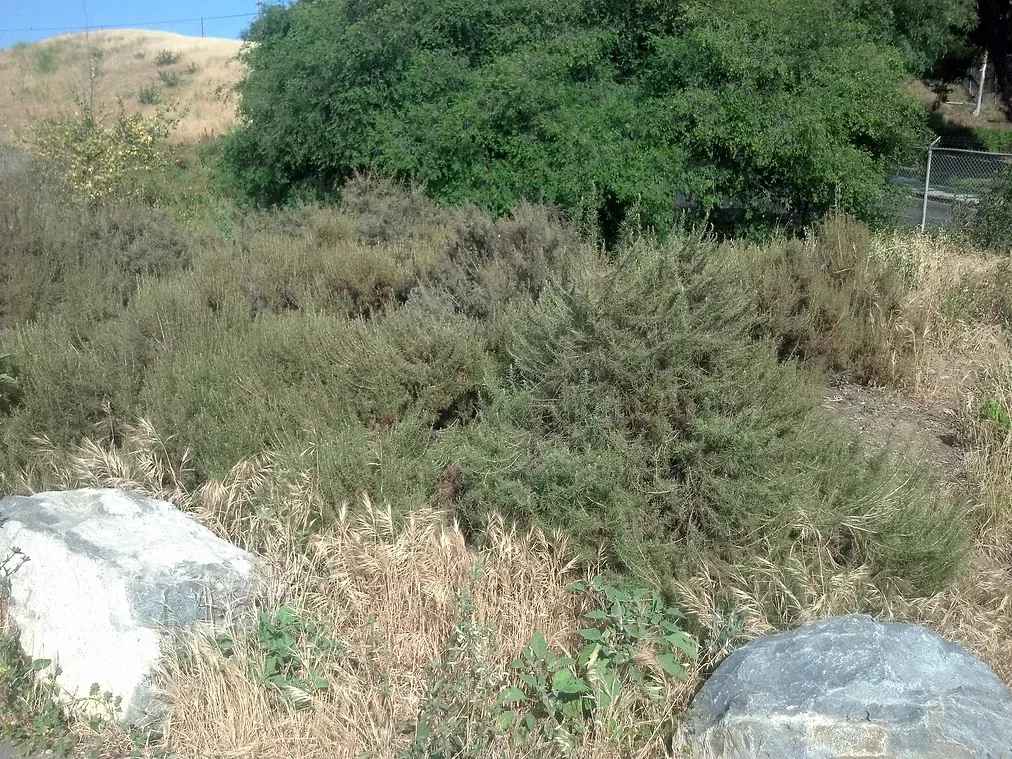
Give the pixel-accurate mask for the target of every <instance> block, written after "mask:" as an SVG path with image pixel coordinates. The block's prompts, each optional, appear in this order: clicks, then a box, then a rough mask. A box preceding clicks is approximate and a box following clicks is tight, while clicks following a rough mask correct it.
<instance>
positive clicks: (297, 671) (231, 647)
mask: <svg viewBox="0 0 1012 759" xmlns="http://www.w3.org/2000/svg"><path fill="white" fill-rule="evenodd" d="M215 642H216V644H217V646H218V648H219V650H220V651H221V652H222V653H223V654H225V655H226V656H229V657H231V656H234V653H235V641H234V639H233V638H232V636H231V635H228V634H221V635H218V636H217V637H216V639H215ZM256 642H257V645H258V647H259V648H260V650H261V652H262V653H263V657H264V658H263V669H261V670H259V671H257V672H252V673H250V676H251V678H252V679H253V680H255V681H257V682H260V683H263V684H264V685H267V686H269V687H271V688H273V689H274V690H275V691H276V692H277V693H278V695H279V696H280V697H281V698H282V700H283V701H284V702H285V703H287V704H290V705H292V706H294V707H295V708H299V709H301V708H305V707H307V706H309V705H310V703H311V699H312V695H313V694H314V693H318V692H319V691H322V690H326V689H327V688H329V687H330V684H329V682H328V681H327V679H326V678H325V677H323V676H322V675H321V674H320V672H319V671H318V669H317V668H316V667H315V666H314V665H313V664H312V663H311V661H310V660H311V659H312V658H314V657H324V658H326V657H330V656H335V655H337V653H338V646H337V644H336V642H335V641H334V640H333V639H332V638H330V637H329V636H327V635H326V634H325V633H324V627H323V625H322V624H320V623H319V622H316V621H314V620H305V619H302V618H300V617H299V616H298V614H297V613H296V611H295V609H293V608H292V607H291V606H287V605H286V606H280V607H278V608H277V609H276V610H274V611H273V612H267V611H261V612H260V614H259V615H258V619H257V628H256Z"/></svg>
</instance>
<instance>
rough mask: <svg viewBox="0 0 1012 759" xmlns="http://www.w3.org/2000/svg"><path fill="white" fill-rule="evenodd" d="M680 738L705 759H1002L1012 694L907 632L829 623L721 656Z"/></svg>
mask: <svg viewBox="0 0 1012 759" xmlns="http://www.w3.org/2000/svg"><path fill="white" fill-rule="evenodd" d="M683 739H684V741H685V744H686V746H687V748H688V749H689V755H690V756H692V757H704V758H706V759H709V758H711V757H712V758H716V757H720V758H721V759H738V758H739V757H740V758H741V759H744V758H745V757H749V759H757V758H761V757H768V758H769V759H843V758H844V757H848V758H850V757H855V758H856V757H862V758H863V759H864V758H868V759H870V758H873V757H875V758H878V757H881V758H882V759H885V758H886V757H889V759H908V758H909V759H913V758H914V757H917V758H918V759H931V758H933V757H938V758H941V757H945V758H946V759H964V758H965V759H970V758H971V757H973V759H999V758H1003V759H1004V758H1007V759H1012V690H1009V688H1008V687H1007V686H1006V685H1005V684H1004V683H1003V682H1001V681H1000V680H999V679H998V677H997V676H996V675H995V674H994V673H993V672H992V671H991V670H990V669H989V668H988V667H987V666H986V665H985V664H984V663H983V662H981V661H980V660H979V659H977V658H976V657H974V656H972V655H971V654H970V653H968V652H967V651H966V650H964V649H963V648H960V647H959V646H956V645H953V644H952V643H949V642H948V641H946V640H945V639H944V638H942V637H941V636H940V635H938V634H937V633H935V632H932V631H930V630H927V629H925V628H923V627H920V626H919V625H912V624H903V623H896V622H876V621H875V620H874V619H872V618H871V617H868V616H863V615H854V616H848V617H838V618H834V619H826V620H822V621H820V622H816V623H814V624H810V625H806V626H804V627H800V628H798V629H796V630H791V631H789V632H785V633H780V634H778V635H771V636H768V637H765V638H759V639H758V640H754V641H752V642H751V643H749V644H747V645H745V646H742V647H741V648H740V649H738V650H737V651H735V652H734V653H733V654H731V655H730V656H729V657H727V659H725V660H724V662H723V663H721V665H720V666H719V667H718V668H717V670H716V671H715V672H714V673H713V675H712V676H711V677H710V678H709V680H707V682H706V683H705V684H704V685H703V687H702V689H701V690H700V691H699V692H698V693H697V694H696V696H695V697H694V698H693V700H692V702H691V703H690V705H689V709H688V711H687V713H686V719H685V723H684V727H683Z"/></svg>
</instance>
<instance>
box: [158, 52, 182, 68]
mask: <svg viewBox="0 0 1012 759" xmlns="http://www.w3.org/2000/svg"><path fill="white" fill-rule="evenodd" d="M180 57H182V53H175V52H173V51H171V50H169V49H167V48H166V49H162V50H159V51H158V54H157V55H155V65H156V66H172V65H173V64H176V63H179V59H180Z"/></svg>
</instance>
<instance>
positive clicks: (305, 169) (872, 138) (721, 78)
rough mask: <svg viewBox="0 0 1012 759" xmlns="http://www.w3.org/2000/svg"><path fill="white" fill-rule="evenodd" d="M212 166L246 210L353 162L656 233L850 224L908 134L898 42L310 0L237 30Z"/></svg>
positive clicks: (649, 13)
mask: <svg viewBox="0 0 1012 759" xmlns="http://www.w3.org/2000/svg"><path fill="white" fill-rule="evenodd" d="M249 40H250V42H252V43H254V44H252V45H249V46H248V47H247V48H246V49H245V51H244V53H243V58H244V60H245V62H246V64H247V67H248V68H247V73H246V75H245V77H244V78H243V80H242V81H241V82H240V84H239V87H238V90H239V96H240V101H239V111H240V116H241V121H240V125H239V127H238V128H237V129H236V130H235V131H234V132H233V133H232V134H231V135H229V137H228V138H227V139H226V141H225V144H224V149H223V161H224V167H225V168H226V170H227V171H226V175H227V176H229V177H231V179H232V181H233V182H234V183H235V184H236V185H237V187H238V189H239V190H240V191H241V192H243V193H245V194H246V195H247V196H248V197H250V198H251V199H252V200H254V201H255V202H258V203H265V204H269V203H277V202H282V201H285V200H286V199H289V198H291V197H292V196H293V195H295V194H299V193H307V192H309V193H318V194H324V195H326V194H330V193H333V192H335V191H336V190H337V189H338V188H339V187H340V185H341V184H342V182H343V181H344V180H346V179H347V178H348V177H349V176H350V175H351V174H352V173H353V172H355V171H356V170H362V169H369V170H375V171H378V172H381V173H384V174H388V175H391V176H395V177H400V178H411V179H413V180H418V181H422V182H424V183H425V184H426V186H427V187H428V190H429V192H430V193H431V194H432V195H433V196H435V197H437V198H439V199H441V200H443V201H446V202H462V201H469V202H473V203H477V204H479V205H481V206H484V207H487V208H490V209H492V210H493V211H496V212H503V211H505V210H506V209H507V208H508V207H510V206H511V205H513V204H514V203H516V202H517V201H518V200H520V199H522V198H523V199H527V200H529V201H532V202H546V203H552V204H558V205H561V206H563V207H566V208H568V209H569V210H570V211H572V212H576V211H583V212H586V211H591V212H594V213H596V214H597V216H598V219H599V220H600V222H601V225H602V226H603V227H604V228H605V231H606V232H609V231H610V232H614V231H615V229H616V228H617V227H618V226H619V224H620V223H621V221H622V219H623V217H624V215H625V214H626V213H627V212H628V211H629V209H631V208H632V207H633V206H636V207H637V208H638V211H639V214H640V216H641V218H642V219H643V220H644V221H646V222H647V223H650V224H655V225H657V226H659V227H664V226H665V225H666V224H667V223H668V222H670V221H671V220H672V218H673V216H674V214H675V210H674V205H675V203H674V201H675V198H676V197H677V196H679V195H681V196H683V197H685V198H688V199H689V200H691V201H692V205H693V207H694V208H696V209H697V211H698V212H700V213H708V212H710V211H713V210H714V209H718V208H728V207H734V208H738V209H740V210H742V211H744V212H745V214H746V216H747V217H753V216H755V215H757V214H763V213H765V212H769V211H771V210H781V211H788V212H790V213H792V214H793V215H795V217H796V218H797V219H799V220H802V221H804V220H807V219H810V218H813V217H815V216H818V215H820V214H821V213H823V212H824V211H825V210H827V209H828V208H830V207H831V206H832V205H833V204H834V203H839V204H840V205H841V206H842V207H843V208H845V209H848V210H852V211H855V212H857V213H860V214H864V215H867V214H868V213H870V212H871V211H872V209H873V208H874V207H875V205H876V203H877V201H878V200H879V198H880V197H881V194H882V192H883V189H884V176H885V171H886V170H887V169H888V167H889V166H890V164H892V163H894V162H895V161H896V160H898V159H899V157H900V156H901V155H902V154H903V152H904V151H905V150H907V149H909V148H910V147H911V146H912V145H914V144H915V143H916V142H917V139H918V132H917V128H918V127H917V120H918V113H917V107H916V105H915V104H914V102H913V100H912V99H911V98H909V97H908V96H907V95H906V94H905V93H904V91H903V89H902V87H901V75H902V72H903V63H902V60H901V55H900V53H899V52H898V51H896V50H895V49H893V48H890V47H888V46H884V45H882V44H881V43H877V42H875V41H873V40H872V38H871V36H870V33H869V32H868V30H867V28H866V26H865V25H863V24H861V23H859V22H856V21H854V20H853V19H851V18H850V17H849V16H848V15H847V14H846V13H845V12H843V11H842V10H841V9H840V8H839V6H838V5H837V4H836V2H835V0H813V2H810V3H806V4H805V8H803V9H801V8H799V7H798V5H797V3H794V2H790V1H789V0H754V1H753V2H744V0H719V2H718V3H716V4H714V3H712V2H711V3H705V4H704V3H701V2H684V3H682V4H671V3H662V2H659V0H633V1H632V2H621V3H620V2H618V1H617V0H494V1H490V2H480V3H474V2H469V1H468V0H314V1H313V2H308V1H304V2H298V3H295V4H294V5H292V6H291V7H288V8H273V9H271V10H270V12H268V13H267V14H266V15H265V16H264V17H263V18H262V19H259V20H258V21H257V22H255V23H254V24H253V25H252V27H251V28H250V30H249Z"/></svg>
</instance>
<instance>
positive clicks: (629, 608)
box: [569, 578, 698, 697]
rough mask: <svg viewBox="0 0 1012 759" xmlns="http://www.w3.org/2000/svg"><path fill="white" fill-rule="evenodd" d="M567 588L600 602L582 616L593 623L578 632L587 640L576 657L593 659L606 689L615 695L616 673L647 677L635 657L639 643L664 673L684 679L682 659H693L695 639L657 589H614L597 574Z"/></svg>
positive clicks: (586, 660)
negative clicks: (689, 634)
mask: <svg viewBox="0 0 1012 759" xmlns="http://www.w3.org/2000/svg"><path fill="white" fill-rule="evenodd" d="M569 589H570V590H574V591H576V592H579V593H590V594H594V595H596V596H597V598H598V599H599V601H601V602H603V603H601V605H600V608H597V609H591V610H590V611H588V612H587V613H586V614H585V615H584V616H585V617H586V618H587V619H589V620H592V621H593V622H595V623H597V624H596V625H595V626H594V627H586V628H583V629H582V630H580V637H581V638H583V639H584V641H586V644H585V645H584V647H583V649H582V650H581V651H580V655H579V662H580V663H581V665H584V666H589V665H590V663H591V662H593V663H594V664H595V665H596V670H597V672H598V673H600V675H601V676H602V677H603V678H605V680H606V682H608V684H609V692H611V690H612V689H614V690H615V695H616V697H617V695H618V688H619V685H618V679H617V677H615V675H616V674H617V673H625V674H627V675H628V677H629V678H630V679H631V680H632V681H633V682H636V683H643V682H645V681H646V680H647V679H648V676H647V675H646V673H644V671H643V670H642V669H641V668H640V667H639V666H638V665H637V664H636V662H635V657H634V654H635V651H636V648H637V647H639V646H646V647H648V648H649V649H650V650H652V651H653V653H654V659H655V660H656V661H657V663H658V664H660V666H661V667H662V668H663V669H664V672H665V673H667V675H669V676H671V677H675V678H678V679H685V667H684V666H683V665H682V663H681V661H680V659H681V658H682V657H687V658H689V659H691V660H693V661H695V660H696V658H697V656H698V653H697V650H696V644H695V643H694V642H693V640H692V638H691V637H689V636H688V635H687V634H686V633H685V632H683V631H682V629H681V625H682V622H683V620H684V619H685V615H683V614H682V613H681V612H680V611H679V610H678V609H676V608H674V607H672V606H668V605H667V604H666V603H665V602H664V599H663V598H661V596H660V595H659V594H658V593H657V592H656V591H653V590H649V589H646V588H637V589H633V590H627V589H624V588H616V587H614V586H612V585H609V584H608V583H606V582H604V581H603V580H602V579H601V578H595V579H594V580H593V581H591V582H590V583H589V584H588V583H584V582H575V583H572V584H570V586H569Z"/></svg>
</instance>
